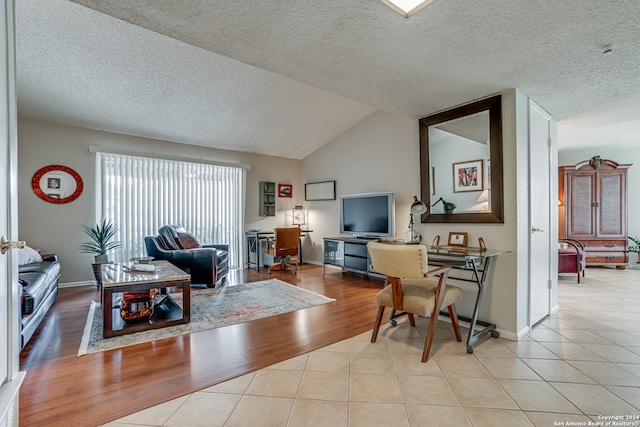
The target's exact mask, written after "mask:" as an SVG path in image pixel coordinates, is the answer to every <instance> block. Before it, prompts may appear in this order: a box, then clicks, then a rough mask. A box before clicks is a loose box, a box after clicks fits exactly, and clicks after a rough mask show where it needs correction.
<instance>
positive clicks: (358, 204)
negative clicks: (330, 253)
mask: <svg viewBox="0 0 640 427" xmlns="http://www.w3.org/2000/svg"><path fill="white" fill-rule="evenodd" d="M394 211H395V203H394V198H393V193H366V194H353V195H350V196H340V233H341V234H351V235H353V236H355V237H374V238H375V237H389V236H391V237H393V235H394V232H393V226H394Z"/></svg>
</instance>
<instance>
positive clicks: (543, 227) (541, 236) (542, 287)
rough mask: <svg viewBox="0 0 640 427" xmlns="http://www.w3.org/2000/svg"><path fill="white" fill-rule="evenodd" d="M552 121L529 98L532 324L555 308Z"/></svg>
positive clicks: (530, 315)
mask: <svg viewBox="0 0 640 427" xmlns="http://www.w3.org/2000/svg"><path fill="white" fill-rule="evenodd" d="M551 123H552V119H551V117H550V116H549V115H548V114H547V113H546V112H545V111H544V110H542V109H541V108H540V107H539V106H538V105H537V104H535V103H534V102H533V101H531V100H529V218H530V223H529V227H530V233H529V236H530V238H529V325H530V326H532V325H534V324H535V323H537V322H538V321H540V320H541V319H543V318H544V317H545V316H547V315H549V314H550V312H551V289H550V288H551V286H550V284H551V280H550V279H551V263H552V262H551V258H550V256H551V254H550V252H551V251H550V247H551V244H550V243H551V242H550V239H551V232H550V231H551V230H550V229H551V209H550V207H551V173H550V172H551V170H550V169H551ZM554 173H555V171H554ZM554 198H556V199H557V196H554ZM554 208H555V207H554ZM554 239H555V236H554Z"/></svg>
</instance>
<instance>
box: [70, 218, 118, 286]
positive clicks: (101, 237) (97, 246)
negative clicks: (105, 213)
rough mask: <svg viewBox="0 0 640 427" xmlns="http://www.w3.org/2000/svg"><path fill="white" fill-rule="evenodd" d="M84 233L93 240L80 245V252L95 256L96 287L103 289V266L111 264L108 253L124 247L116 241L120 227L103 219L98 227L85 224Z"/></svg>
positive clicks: (94, 273) (83, 226)
mask: <svg viewBox="0 0 640 427" xmlns="http://www.w3.org/2000/svg"><path fill="white" fill-rule="evenodd" d="M82 231H84V232H85V234H86V235H87V236H89V237H90V238H91V240H90V241H88V242H83V243H80V250H81V252H83V253H86V254H94V255H95V263H94V264H93V275H94V276H95V278H96V285H97V286H98V287H101V286H102V266H101V265H102V264H108V263H109V256H108V255H107V253H108V252H111V251H112V250H114V249H117V248H119V247H121V246H122V243H121V242H118V241H116V240H114V239H115V236H116V234H117V233H118V227H116V226H115V225H114V224H113V223H112V222H111V221H107V220H106V219H103V220H102V222H101V223H99V224H96V225H87V224H83V225H82Z"/></svg>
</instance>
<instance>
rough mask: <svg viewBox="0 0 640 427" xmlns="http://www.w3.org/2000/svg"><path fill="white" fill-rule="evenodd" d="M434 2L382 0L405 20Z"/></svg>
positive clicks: (424, 0)
mask: <svg viewBox="0 0 640 427" xmlns="http://www.w3.org/2000/svg"><path fill="white" fill-rule="evenodd" d="M432 1H433V0H382V2H383V3H384V4H386V5H387V6H389V7H390V8H391V9H393V10H395V11H396V12H398V13H399V14H400V15H402V16H404V17H405V18H408V17H410V16H411V15H413V14H414V13H416V12H417V11H419V10H420V9H422V8H423V7H425V6H426V5H428V4H429V3H431V2H432Z"/></svg>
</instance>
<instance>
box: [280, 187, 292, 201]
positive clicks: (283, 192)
mask: <svg viewBox="0 0 640 427" xmlns="http://www.w3.org/2000/svg"><path fill="white" fill-rule="evenodd" d="M278 197H288V198H290V197H293V185H291V184H278Z"/></svg>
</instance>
